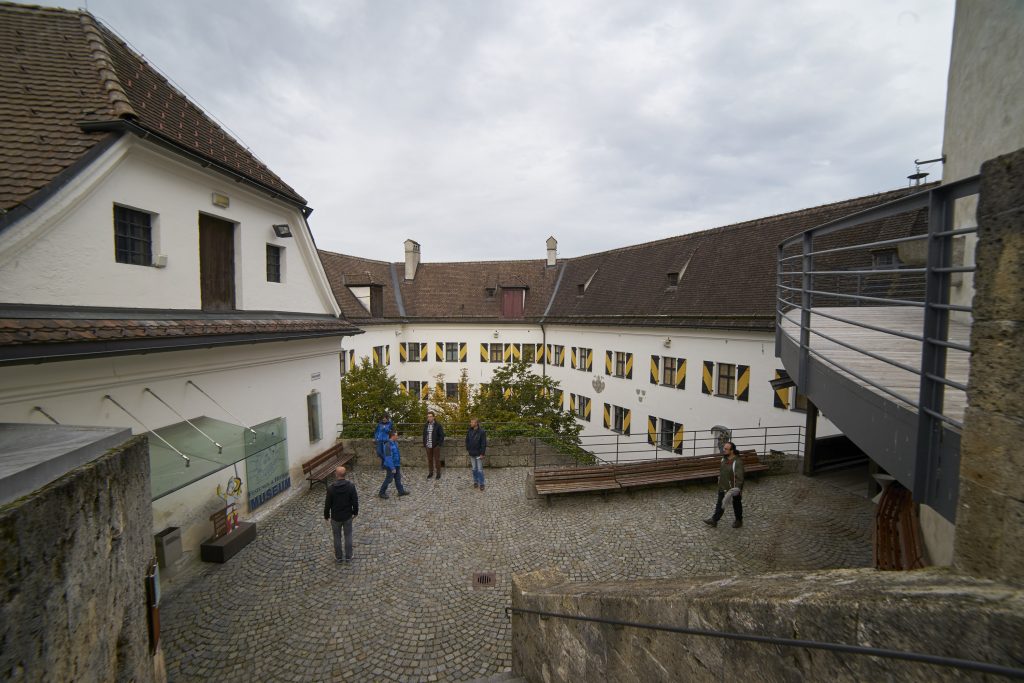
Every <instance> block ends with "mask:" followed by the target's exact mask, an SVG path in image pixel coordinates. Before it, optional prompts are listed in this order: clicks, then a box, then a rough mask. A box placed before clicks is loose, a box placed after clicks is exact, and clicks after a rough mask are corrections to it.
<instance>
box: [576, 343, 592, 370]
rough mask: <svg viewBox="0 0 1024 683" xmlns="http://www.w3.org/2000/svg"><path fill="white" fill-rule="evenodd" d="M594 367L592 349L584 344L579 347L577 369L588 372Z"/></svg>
mask: <svg viewBox="0 0 1024 683" xmlns="http://www.w3.org/2000/svg"><path fill="white" fill-rule="evenodd" d="M593 368H594V350H593V349H588V348H587V347H585V346H581V347H580V348H579V364H578V365H577V369H579V370H582V371H583V372H590V371H591V370H593Z"/></svg>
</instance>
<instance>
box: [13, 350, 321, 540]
mask: <svg viewBox="0 0 1024 683" xmlns="http://www.w3.org/2000/svg"><path fill="white" fill-rule="evenodd" d="M338 369H339V366H338V342H337V339H319V340H308V341H290V342H269V343H264V344H251V345H240V346H232V347H221V348H215V349H204V350H193V351H171V352H164V353H152V354H145V355H131V356H118V357H112V358H106V359H92V360H79V361H70V362H55V363H44V364H41V365H18V366H13V367H5V368H0V422H27V423H32V422H36V423H39V422H44V423H45V422H47V420H46V418H45V417H43V416H42V415H41V414H39V413H38V412H37V411H34V410H33V407H34V406H41V407H42V408H43V409H44V410H46V412H47V413H49V414H50V415H52V416H53V417H54V418H55V419H57V420H58V421H59V422H61V423H62V424H78V425H98V426H117V427H127V428H130V429H131V430H132V431H133V433H136V434H140V433H143V432H145V431H147V430H146V429H145V428H144V427H142V426H141V425H140V424H138V423H136V422H135V421H134V420H132V419H131V418H130V417H128V416H127V415H125V414H124V413H123V412H122V411H121V410H120V409H118V408H117V407H116V406H115V405H113V404H112V403H110V402H109V401H106V400H104V399H103V396H104V394H108V393H109V394H110V395H111V396H113V397H114V398H115V399H117V400H118V401H119V402H120V403H121V404H122V405H124V406H125V407H126V408H128V410H130V411H131V412H132V413H133V414H134V415H135V416H136V417H138V418H139V419H140V420H142V421H143V422H144V423H146V425H147V426H148V427H149V428H151V429H158V428H160V427H164V426H167V425H170V424H175V423H178V422H180V421H181V420H180V418H178V417H177V416H176V415H174V414H173V413H172V412H171V411H170V410H168V409H167V408H166V407H165V406H163V405H161V404H160V402H159V401H157V400H156V399H154V398H153V397H152V396H149V395H148V394H145V393H144V392H143V390H144V389H145V388H146V387H149V388H151V389H152V390H153V391H154V392H156V393H157V394H158V395H159V396H160V397H161V398H163V399H164V400H165V401H167V402H168V403H169V404H170V405H172V406H174V407H175V408H176V409H177V410H178V411H179V412H181V413H182V414H183V415H185V416H187V417H190V418H191V417H198V416H202V415H206V416H209V417H212V418H216V419H218V420H223V421H225V422H231V423H234V422H235V419H234V418H233V417H231V415H229V414H228V413H226V412H225V411H223V410H222V409H221V408H219V407H218V406H217V405H215V404H214V403H212V402H210V401H209V399H207V398H206V397H205V396H203V395H202V394H200V393H199V392H198V391H196V390H195V389H194V388H192V387H190V386H187V385H186V382H187V381H188V380H192V381H193V382H195V383H196V384H198V385H199V386H200V387H202V388H203V390H204V391H206V392H207V393H208V394H210V395H211V396H212V397H214V398H215V399H216V400H217V401H218V402H220V403H221V404H223V405H224V406H225V407H226V408H227V409H228V410H229V411H230V412H231V413H234V414H235V415H237V416H238V418H240V419H241V420H242V421H243V422H245V423H246V424H248V425H255V424H259V423H262V422H265V421H267V420H270V419H273V418H276V417H284V418H285V419H286V420H287V429H288V451H287V452H288V463H289V470H290V472H291V474H292V489H291V490H292V492H295V491H302V490H304V489H305V488H306V486H307V484H306V483H305V482H304V481H303V478H302V473H301V463H302V462H304V461H306V460H309V459H310V458H312V457H314V456H315V455H317V454H319V453H321V452H323V451H324V450H325V449H326V448H328V447H330V446H331V445H333V443H334V438H335V433H336V432H335V425H336V423H337V422H338V420H339V419H340V415H341V404H340V397H339V394H338V389H337V388H338ZM317 373H319V378H318V379H314V376H315V375H316V374H317ZM313 390H317V391H318V392H319V393H320V395H321V398H320V401H321V415H322V422H323V424H322V434H323V436H322V438H321V439H320V441H319V442H316V443H310V442H309V432H308V427H307V417H306V395H307V394H309V393H310V392H311V391H313ZM239 470H240V471H241V473H242V475H243V480H244V478H245V477H244V474H245V470H244V467H243V466H242V465H239ZM230 471H231V469H230V468H228V470H227V472H230ZM227 472H220V473H217V474H216V475H212V476H210V477H208V478H206V479H203V480H201V481H199V482H196V483H195V484H192V485H190V486H188V487H186V488H184V489H182V490H180V491H178V492H176V493H173V494H171V495H169V496H166V497H164V498H161V499H159V500H158V501H156V502H155V503H154V505H153V517H154V532H155V531H159V530H161V529H163V528H165V527H167V526H180V527H182V528H183V533H184V540H185V545H186V549H193V548H195V547H197V546H198V544H199V543H200V542H201V541H202V540H204V539H205V538H207V537H209V536H210V535H211V526H210V522H209V519H208V516H209V515H210V514H211V512H212V511H214V510H216V509H217V508H218V507H222V502H221V500H220V499H219V498H217V497H216V495H215V490H216V487H217V485H218V484H221V485H223V484H224V483H225V482H226V479H227V476H228V474H227ZM285 498H287V495H279V496H277V497H276V498H275V499H273V500H272V501H271V503H274V504H279V503H280V501H281V500H283V499H285ZM264 507H266V508H270V507H271V504H268V505H266V506H264ZM243 508H244V505H243ZM262 510H263V508H261V512H262ZM245 516H246V515H245V514H243V515H242V517H243V518H244V517H245Z"/></svg>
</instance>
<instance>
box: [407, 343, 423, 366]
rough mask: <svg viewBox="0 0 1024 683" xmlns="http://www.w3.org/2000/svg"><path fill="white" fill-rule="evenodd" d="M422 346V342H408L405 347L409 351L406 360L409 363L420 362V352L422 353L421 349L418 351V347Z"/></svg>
mask: <svg viewBox="0 0 1024 683" xmlns="http://www.w3.org/2000/svg"><path fill="white" fill-rule="evenodd" d="M422 346H423V344H421V343H420V342H409V344H408V347H407V348H408V353H409V355H408V360H409V362H410V363H419V362H420V354H421V353H422V351H420V347H422Z"/></svg>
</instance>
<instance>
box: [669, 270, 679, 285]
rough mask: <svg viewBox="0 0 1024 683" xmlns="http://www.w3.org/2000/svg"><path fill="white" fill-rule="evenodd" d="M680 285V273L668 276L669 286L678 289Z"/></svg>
mask: <svg viewBox="0 0 1024 683" xmlns="http://www.w3.org/2000/svg"><path fill="white" fill-rule="evenodd" d="M678 285H679V273H669V274H668V286H669V287H677V286H678Z"/></svg>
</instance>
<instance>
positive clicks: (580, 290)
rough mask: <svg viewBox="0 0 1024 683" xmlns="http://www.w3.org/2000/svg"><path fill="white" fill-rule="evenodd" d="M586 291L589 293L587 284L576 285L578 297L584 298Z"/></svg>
mask: <svg viewBox="0 0 1024 683" xmlns="http://www.w3.org/2000/svg"><path fill="white" fill-rule="evenodd" d="M586 291H587V286H586V285H585V284H582V283H581V284H578V285H576V296H583V294H584V293H585V292H586Z"/></svg>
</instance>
